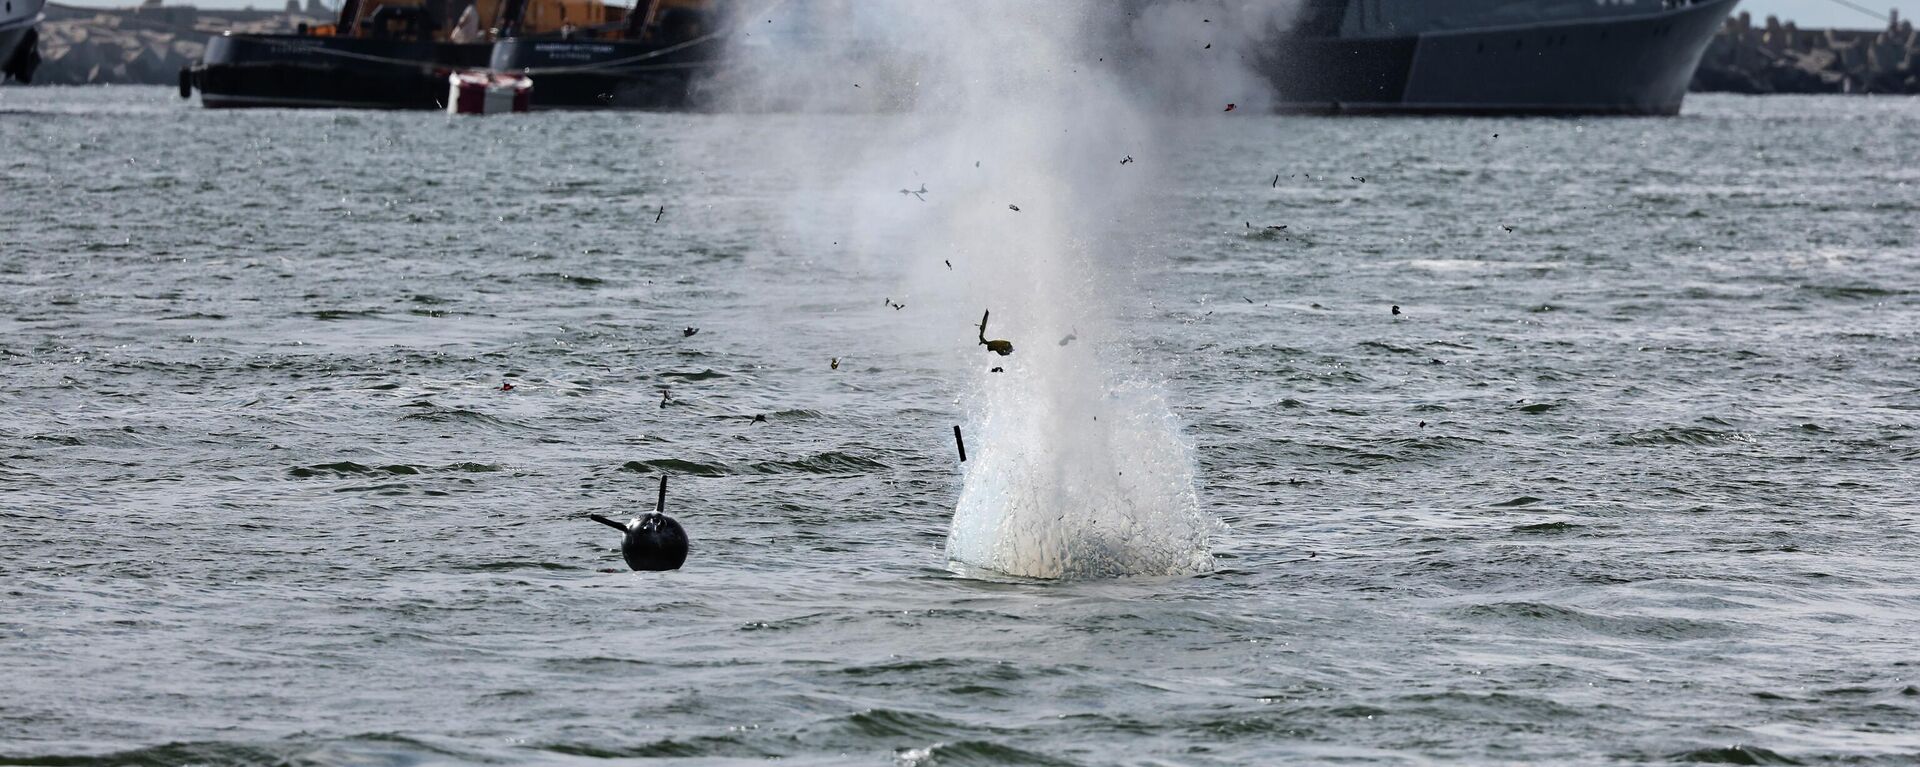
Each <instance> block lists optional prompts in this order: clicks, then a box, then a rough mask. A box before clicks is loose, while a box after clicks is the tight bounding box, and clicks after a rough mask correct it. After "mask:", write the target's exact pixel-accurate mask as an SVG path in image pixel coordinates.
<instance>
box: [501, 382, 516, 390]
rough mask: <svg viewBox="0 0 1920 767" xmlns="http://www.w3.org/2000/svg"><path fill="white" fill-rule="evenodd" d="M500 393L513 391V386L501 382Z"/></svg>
mask: <svg viewBox="0 0 1920 767" xmlns="http://www.w3.org/2000/svg"><path fill="white" fill-rule="evenodd" d="M500 391H513V384H512V383H510V382H507V381H502V382H500Z"/></svg>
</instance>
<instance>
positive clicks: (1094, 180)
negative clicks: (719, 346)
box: [721, 0, 1272, 578]
mask: <svg viewBox="0 0 1920 767" xmlns="http://www.w3.org/2000/svg"><path fill="white" fill-rule="evenodd" d="M1156 5H1157V4H1154V3H1139V4H1134V5H1132V6H1123V5H1120V4H1111V3H1107V2H1101V1H1100V0H1079V1H1077V2H1044V3H1039V2H1026V1H1023V0H974V1H972V2H964V3H953V2H923V1H921V0H892V1H889V0H862V1H860V2H849V1H844V0H818V1H816V2H804V1H796V2H789V3H786V4H784V5H782V6H780V7H779V8H778V9H777V10H776V11H775V12H772V13H769V14H768V15H767V18H766V19H765V20H764V21H763V22H762V21H757V20H755V19H748V20H747V21H746V22H745V23H744V24H743V25H742V28H743V29H748V30H753V31H757V32H759V33H760V37H761V38H762V39H761V41H760V42H757V43H753V44H750V45H746V44H743V45H741V46H740V49H738V50H736V55H737V58H736V62H738V64H739V66H737V67H736V68H735V69H734V70H733V71H732V72H731V73H730V75H729V76H728V77H724V78H722V80H721V82H723V83H724V85H725V89H726V90H727V91H728V93H725V94H722V95H723V96H724V97H730V98H731V102H730V105H731V106H735V107H749V108H756V107H757V108H778V107H793V106H804V107H806V108H809V109H818V110H822V111H830V112H838V111H863V110H871V109H875V108H879V109H884V110H887V111H889V112H891V113H892V114H890V115H888V116H886V117H884V118H878V119H880V120H881V121H882V123H881V124H880V125H879V126H878V127H877V128H872V129H871V130H870V131H868V132H864V133H860V134H859V136H858V137H857V138H850V139H846V140H844V141H840V142H835V141H820V140H817V137H815V139H816V140H813V141H811V143H808V144H807V145H806V146H804V147H798V146H796V147H784V148H782V149H780V150H779V152H780V153H781V154H782V156H794V155H804V156H805V157H808V158H811V162H814V163H815V164H816V165H815V167H814V168H813V169H812V171H811V172H810V173H809V174H808V176H809V177H810V178H812V179H814V182H815V183H817V184H819V185H820V186H821V187H823V188H822V189H821V190H816V191H812V192H808V193H806V194H805V195H804V196H805V197H809V198H826V197H830V198H833V199H836V200H839V201H840V202H839V203H836V204H838V205H843V206H845V207H841V208H840V209H839V210H838V213H839V215H836V216H833V217H831V220H832V221H834V222H836V223H835V224H822V223H820V222H821V220H822V219H823V218H826V217H822V216H817V215H814V212H812V211H809V212H808V213H806V214H798V213H796V214H795V215H794V218H793V223H794V225H795V227H796V228H798V229H802V230H805V229H808V228H810V227H811V228H817V227H821V226H835V225H837V226H841V227H843V228H838V229H833V230H832V233H833V237H834V241H835V242H837V243H841V245H842V247H847V248H849V249H850V250H852V251H854V252H855V253H857V254H869V257H870V255H871V254H877V253H888V254H896V253H897V254H900V257H899V259H898V262H897V264H896V265H895V266H896V267H897V268H898V269H899V270H900V271H901V272H903V277H902V280H903V285H902V295H911V296H913V299H912V300H913V303H914V305H915V310H916V312H919V314H918V315H916V317H918V318H920V319H916V320H915V323H916V327H919V328H922V329H923V334H922V335H920V336H918V337H915V338H912V339H909V340H908V343H916V342H917V343H919V344H924V346H925V347H927V348H937V349H942V350H948V352H947V354H946V356H947V358H948V359H949V360H950V362H951V364H952V366H953V369H954V370H956V371H957V372H959V373H960V374H962V375H964V376H965V377H966V385H965V387H964V393H963V394H962V396H961V398H960V404H961V405H962V406H963V408H964V409H965V412H966V418H965V423H966V433H967V443H968V452H969V454H970V457H971V459H972V460H971V461H970V462H968V463H967V464H965V470H964V471H965V477H964V481H963V487H962V489H961V491H960V495H959V500H958V504H957V508H956V510H955V513H954V519H953V527H952V530H951V532H950V534H949V537H948V541H947V554H948V557H949V558H950V560H951V561H952V563H953V565H954V568H955V569H956V570H958V571H963V572H967V571H971V570H974V569H981V570H988V571H993V572H996V573H1003V574H1007V575H1014V576H1023V577H1034V578H1107V577H1129V576H1168V575H1184V574H1194V573H1200V572H1206V571H1209V570H1211V569H1212V567H1213V557H1212V554H1211V551H1210V548H1209V543H1208V539H1209V537H1210V536H1211V534H1212V533H1213V531H1214V529H1215V528H1216V527H1217V522H1215V521H1214V519H1213V518H1212V517H1211V516H1210V515H1209V514H1207V513H1206V512H1205V511H1204V510H1203V509H1201V508H1200V504H1199V501H1198V498H1197V496H1196V493H1195V489H1194V482H1195V480H1194V463H1193V454H1192V448H1191V447H1190V446H1189V445H1188V443H1187V442H1186V441H1185V440H1184V438H1183V437H1182V436H1181V430H1180V425H1179V423H1178V421H1177V419H1176V418H1175V417H1174V416H1173V414H1172V412H1171V410H1170V408H1169V407H1168V405H1167V404H1166V402H1165V399H1164V397H1165V395H1164V393H1163V391H1162V390H1161V387H1160V386H1159V385H1158V381H1156V380H1154V377H1153V376H1152V375H1151V373H1149V372H1148V371H1147V370H1146V369H1143V367H1142V366H1141V365H1140V364H1139V363H1138V358H1137V357H1136V354H1137V350H1136V349H1134V348H1132V346H1131V344H1130V343H1129V341H1130V339H1127V338H1124V337H1120V336H1119V335H1118V332H1119V331H1118V328H1120V327H1123V324H1121V323H1118V322H1116V320H1119V319H1122V318H1119V317H1116V316H1115V314H1116V312H1118V311H1120V310H1123V309H1127V308H1131V304H1129V303H1128V301H1127V300H1126V296H1127V295H1128V294H1129V293H1131V292H1132V291H1131V290H1130V285H1129V278H1130V276H1131V275H1132V274H1133V273H1134V272H1135V269H1136V268H1137V267H1138V266H1139V265H1140V262H1141V247H1140V245H1139V244H1138V241H1137V239H1135V238H1133V237H1130V236H1129V232H1130V231H1138V230H1140V229H1141V228H1143V227H1148V226H1152V223H1151V222H1152V221H1153V218H1154V216H1153V215H1152V206H1151V199H1150V195H1149V192H1150V189H1151V183H1152V180H1153V178H1154V175H1155V173H1156V171H1153V170H1149V169H1147V168H1146V167H1144V166H1145V163H1142V162H1136V161H1134V160H1133V159H1132V156H1133V155H1142V156H1147V155H1152V156H1153V157H1154V158H1155V160H1164V159H1166V158H1168V157H1170V156H1171V155H1172V152H1171V151H1169V150H1166V149H1165V147H1167V146H1168V144H1169V142H1172V141H1176V140H1177V139H1178V136H1176V135H1171V134H1172V131H1170V130H1169V128H1168V126H1170V125H1176V124H1181V123H1180V122H1179V121H1173V120H1165V119H1161V117H1162V112H1163V111H1164V110H1168V109H1174V110H1180V109H1185V108H1187V106H1188V104H1189V102H1191V101H1193V99H1195V98H1206V99H1216V98H1219V99H1232V98H1238V99H1239V100H1240V101H1242V102H1246V103H1248V104H1262V103H1265V101H1266V97H1265V94H1266V93H1267V88H1266V86H1264V85H1261V84H1258V83H1257V78H1253V77H1251V76H1247V75H1244V74H1240V72H1241V68H1239V67H1237V65H1232V64H1223V63H1221V60H1211V59H1207V58H1205V57H1203V56H1201V55H1199V54H1200V53H1201V52H1202V51H1211V50H1213V49H1210V48H1201V47H1200V46H1197V45H1195V46H1187V47H1188V48H1190V49H1191V50H1186V51H1185V52H1184V54H1182V55H1174V54H1173V52H1174V51H1177V50H1181V48H1180V45H1177V44H1175V43H1174V42H1172V41H1171V39H1170V38H1169V35H1174V34H1176V33H1177V34H1178V35H1193V34H1201V35H1204V34H1205V33H1207V32H1209V29H1207V28H1202V27H1200V25H1211V24H1213V23H1216V22H1218V23H1220V26H1219V27H1214V28H1213V29H1217V30H1219V33H1220V39H1221V40H1223V44H1222V45H1221V50H1220V51H1219V55H1220V56H1221V57H1225V58H1224V59H1223V60H1227V61H1231V60H1232V57H1234V56H1236V55H1237V54H1236V53H1235V51H1236V50H1237V49H1238V48H1239V47H1240V45H1241V44H1243V43H1244V42H1245V41H1247V40H1249V39H1251V38H1250V36H1249V35H1248V33H1247V32H1246V31H1245V30H1244V29H1235V28H1233V27H1232V26H1231V25H1230V24H1228V23H1226V22H1228V21H1229V20H1230V19H1231V18H1236V17H1232V16H1230V15H1229V13H1228V12H1227V11H1225V10H1223V9H1222V6H1220V4H1218V3H1204V2H1202V3H1177V5H1180V6H1182V8H1180V9H1177V10H1163V9H1158V8H1157V7H1156ZM1268 5H1272V4H1268ZM1207 8H1212V9H1216V10H1220V14H1219V15H1220V18H1219V19H1213V18H1212V17H1210V16H1207V15H1206V13H1205V12H1204V11H1201V10H1195V9H1207ZM1136 11H1139V14H1138V15H1136V13H1135V12H1136ZM1196 14H1197V15H1196ZM794 30H806V31H805V33H804V34H803V33H801V32H796V31H794ZM835 34H840V35H842V37H840V38H838V39H835V38H833V35H835ZM783 35H784V36H785V37H786V38H788V40H787V41H786V42H788V43H790V42H791V40H792V39H798V38H804V39H806V40H807V42H808V43H809V45H811V47H810V48H809V49H808V52H807V54H806V55H805V56H784V55H782V54H779V53H778V52H779V51H780V50H782V49H781V48H780V45H781V44H782V41H781V40H780V38H781V37H782V36H783ZM1182 39H1184V38H1182ZM823 41H825V42H823ZM736 43H744V38H743V39H742V40H737V41H736ZM770 52H771V53H770ZM1143 68H1145V69H1152V70H1154V71H1153V74H1152V75H1151V76H1144V75H1139V74H1138V72H1139V71H1140V70H1142V69H1143ZM1123 70H1126V71H1125V72H1123ZM1128 72H1131V73H1133V74H1128ZM1202 84H1204V85H1205V87H1204V88H1203V87H1201V85H1202ZM1218 111H1219V106H1218V105H1212V104H1209V105H1208V108H1207V109H1206V112H1207V117H1211V116H1213V115H1214V114H1216V113H1217V112H1218ZM1182 119H1184V120H1186V121H1187V122H1191V121H1192V119H1193V116H1192V115H1191V114H1189V115H1187V116H1185V117H1183V118H1182ZM863 125H864V124H863ZM909 171H911V172H912V173H913V174H914V175H913V176H912V177H911V178H909V177H908V173H909ZM902 184H905V185H906V186H907V187H909V188H907V189H901V190H898V191H896V187H899V186H900V185H902ZM916 184H921V185H924V186H922V187H920V188H923V189H925V190H927V191H926V193H925V195H920V194H919V193H918V192H916V191H915V190H914V189H913V188H912V187H914V186H915V185H916ZM922 196H924V197H925V201H924V204H923V203H921V202H916V200H918V199H919V198H921V197H922ZM849 207H850V208H851V210H848V209H847V208H849ZM856 257H858V256H856ZM949 265H950V266H949ZM989 309H990V310H991V312H992V314H991V319H990V321H989V323H988V324H987V327H986V328H985V338H987V339H1006V340H1009V341H1011V342H1012V344H1013V346H1014V352H1013V354H1012V355H1011V356H1005V357H1002V356H999V355H995V354H992V353H990V352H989V351H988V350H987V349H986V348H985V347H983V346H982V345H980V343H979V342H980V340H981V339H980V337H979V335H978V334H979V331H978V330H976V329H975V327H974V323H977V322H979V320H980V315H981V313H982V311H983V310H989ZM1069 336H1071V338H1069ZM994 367H1000V368H1004V372H993V371H992V370H991V368H994Z"/></svg>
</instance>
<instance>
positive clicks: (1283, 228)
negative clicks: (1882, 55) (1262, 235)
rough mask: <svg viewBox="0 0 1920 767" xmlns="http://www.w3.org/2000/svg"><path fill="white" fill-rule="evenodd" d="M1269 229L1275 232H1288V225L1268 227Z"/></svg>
mask: <svg viewBox="0 0 1920 767" xmlns="http://www.w3.org/2000/svg"><path fill="white" fill-rule="evenodd" d="M1267 228H1268V229H1270V230H1272V231H1275V232H1284V231H1286V230H1287V225H1286V224H1281V225H1279V226H1273V225H1268V226H1267Z"/></svg>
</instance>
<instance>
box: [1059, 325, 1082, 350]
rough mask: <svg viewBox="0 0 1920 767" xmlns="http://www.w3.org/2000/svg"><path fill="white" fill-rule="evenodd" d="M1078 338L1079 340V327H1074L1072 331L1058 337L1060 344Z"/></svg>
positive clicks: (1071, 341) (1064, 344)
mask: <svg viewBox="0 0 1920 767" xmlns="http://www.w3.org/2000/svg"><path fill="white" fill-rule="evenodd" d="M1078 340H1080V329H1079V328H1075V329H1074V330H1073V332H1071V333H1068V334H1067V335H1066V336H1065V337H1063V338H1061V339H1060V345H1061V346H1066V345H1067V344H1070V343H1073V342H1075V341H1078Z"/></svg>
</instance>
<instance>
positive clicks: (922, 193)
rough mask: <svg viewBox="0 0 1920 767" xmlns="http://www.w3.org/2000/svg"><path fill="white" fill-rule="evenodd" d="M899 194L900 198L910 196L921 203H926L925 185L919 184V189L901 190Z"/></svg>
mask: <svg viewBox="0 0 1920 767" xmlns="http://www.w3.org/2000/svg"><path fill="white" fill-rule="evenodd" d="M900 194H901V195H902V196H905V195H909V194H910V195H913V196H914V197H917V198H919V199H920V201H921V202H926V201H927V198H926V196H925V195H926V194H927V185H926V184H921V185H920V188H919V189H902V190H900Z"/></svg>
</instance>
